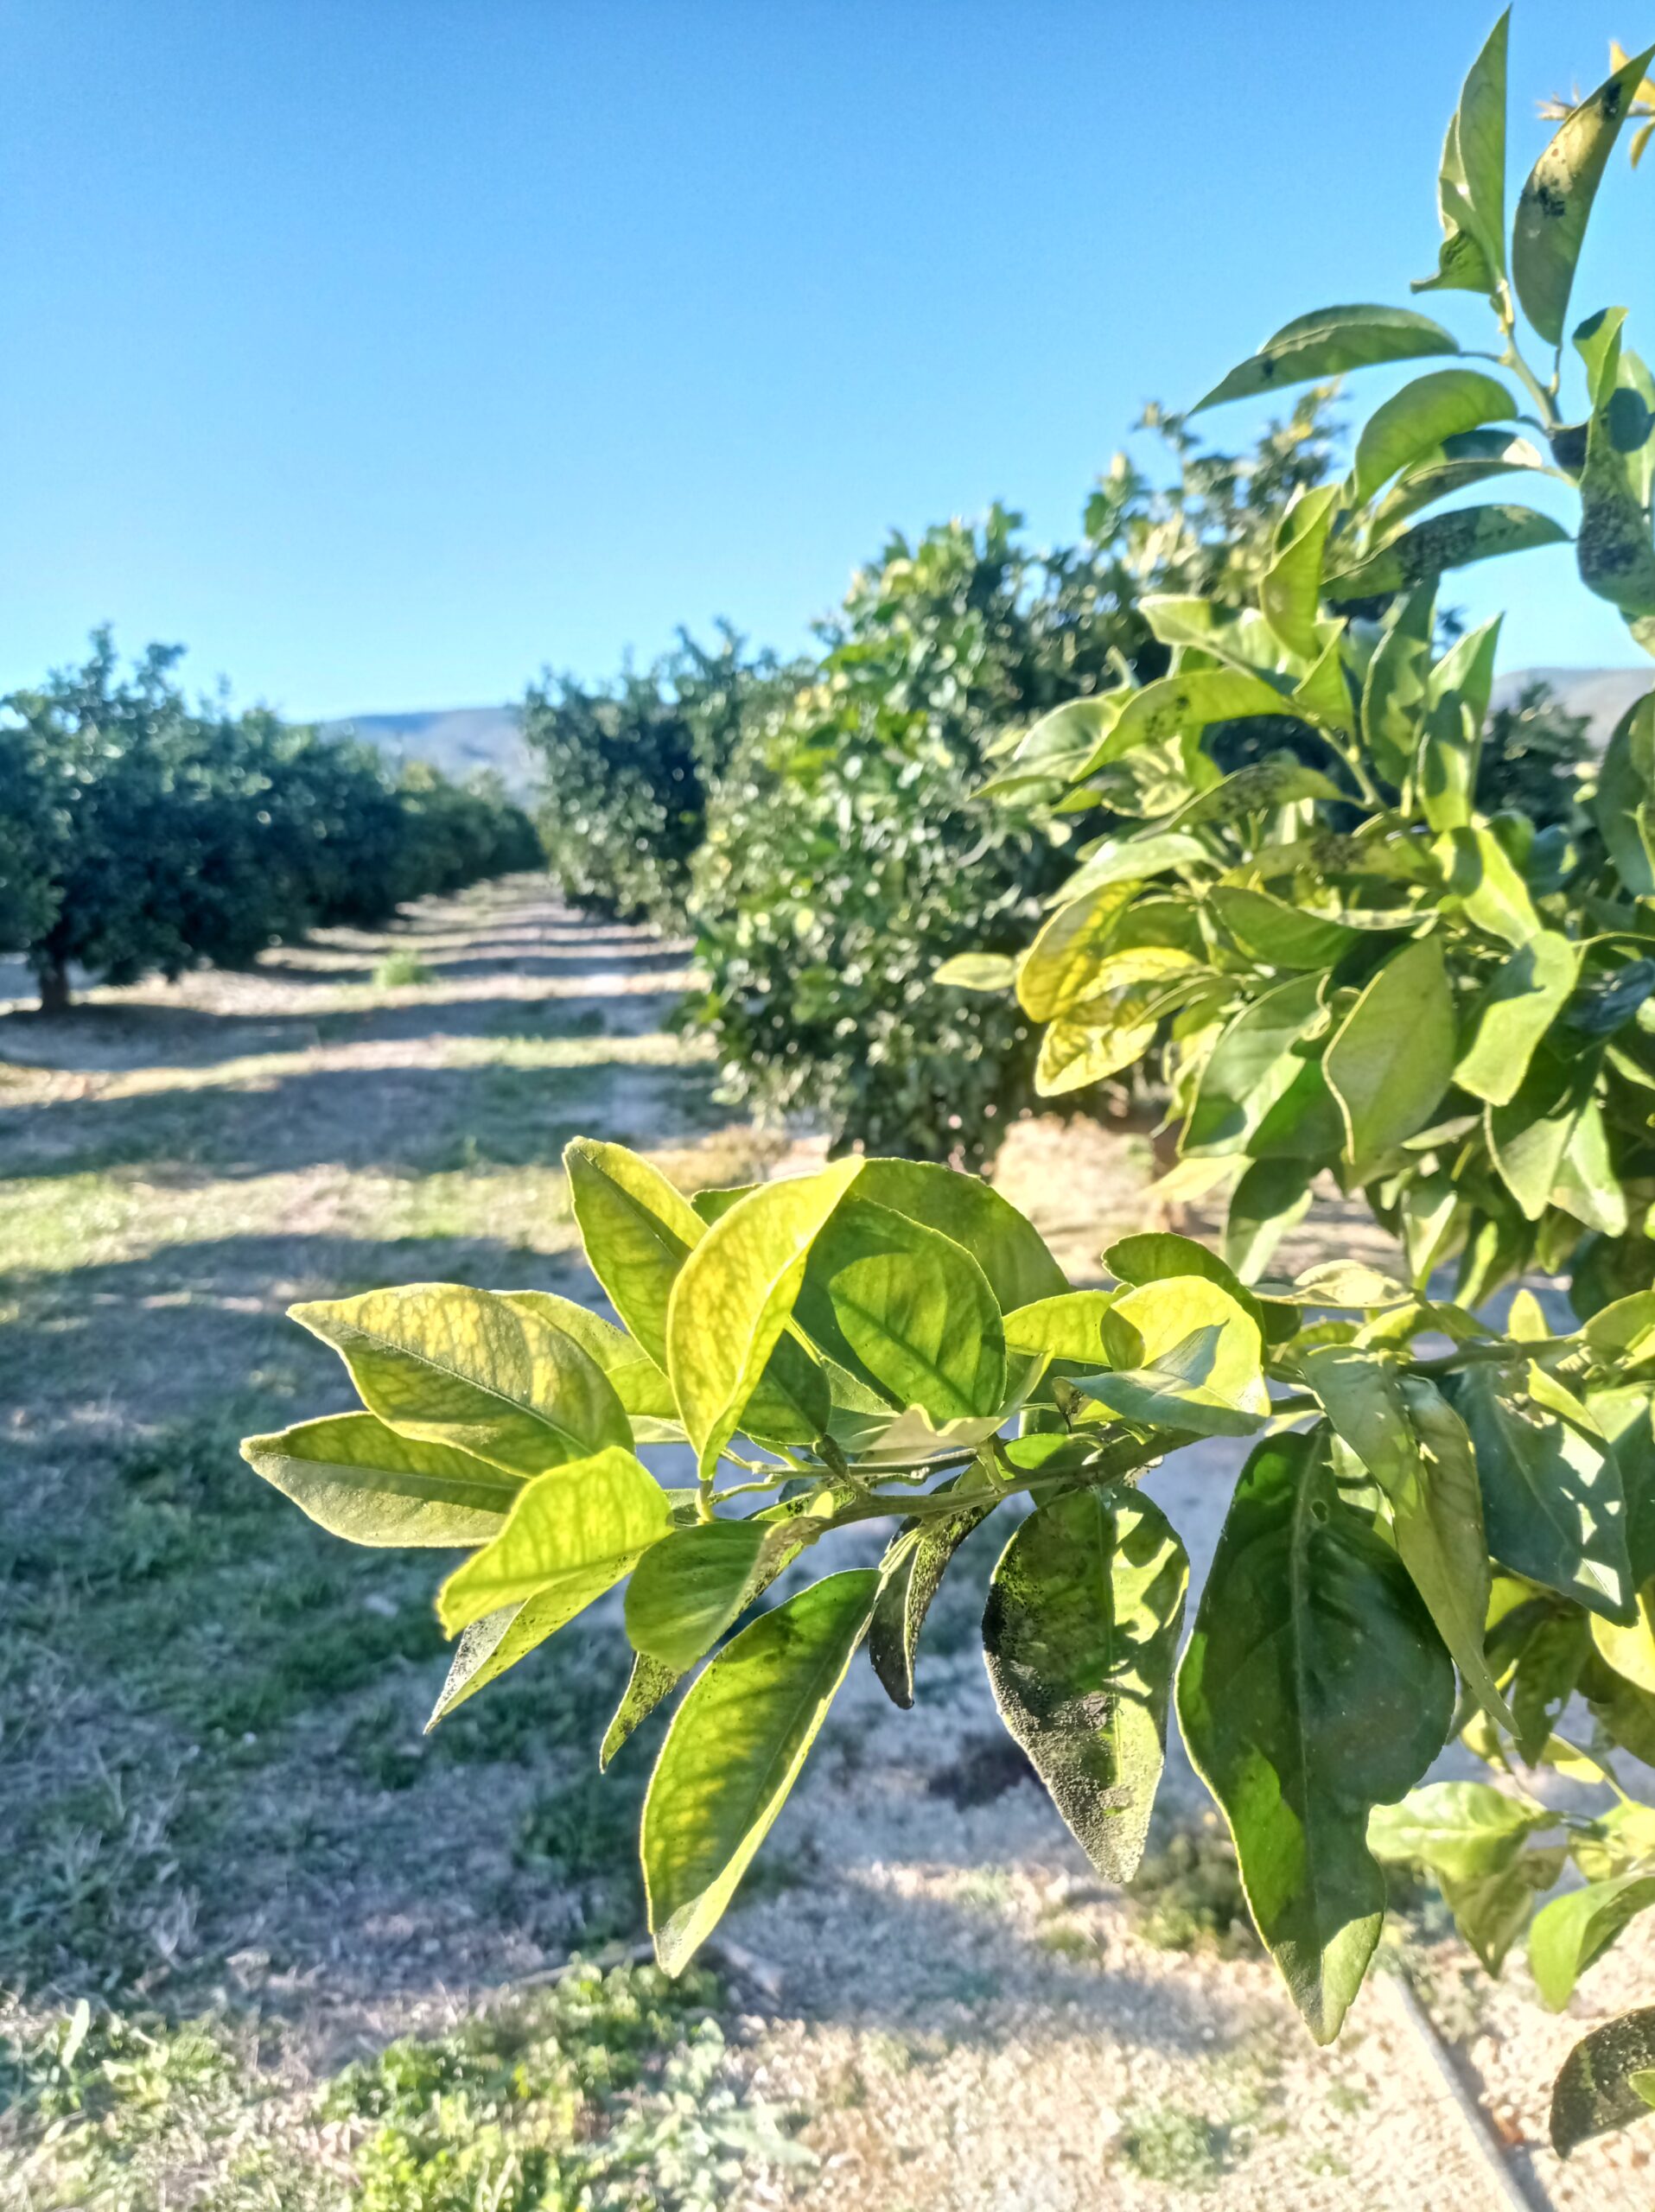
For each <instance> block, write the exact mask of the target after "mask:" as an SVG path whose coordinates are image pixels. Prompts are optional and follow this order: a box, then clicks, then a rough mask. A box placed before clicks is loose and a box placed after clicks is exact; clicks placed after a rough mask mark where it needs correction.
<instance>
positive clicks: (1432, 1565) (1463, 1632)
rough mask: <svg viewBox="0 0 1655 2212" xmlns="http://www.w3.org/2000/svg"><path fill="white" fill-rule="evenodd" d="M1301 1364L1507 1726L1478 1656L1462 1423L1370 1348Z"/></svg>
mask: <svg viewBox="0 0 1655 2212" xmlns="http://www.w3.org/2000/svg"><path fill="white" fill-rule="evenodd" d="M1300 1364H1301V1366H1302V1369H1303V1370H1304V1377H1305V1380H1306V1382H1307V1383H1308V1384H1309V1385H1310V1388H1311V1389H1313V1390H1314V1392H1315V1394H1316V1395H1317V1396H1318V1397H1319V1398H1320V1399H1321V1402H1322V1406H1323V1408H1324V1410H1325V1411H1326V1413H1327V1418H1328V1420H1329V1421H1332V1423H1333V1425H1334V1434H1335V1435H1337V1436H1338V1437H1340V1439H1341V1440H1343V1441H1344V1442H1345V1443H1346V1445H1347V1446H1349V1448H1350V1449H1351V1451H1352V1452H1354V1453H1355V1455H1356V1457H1357V1458H1358V1459H1359V1460H1360V1461H1361V1463H1362V1465H1364V1466H1365V1468H1366V1469H1367V1471H1368V1472H1369V1474H1371V1475H1372V1478H1373V1479H1374V1481H1375V1482H1376V1483H1378V1485H1379V1488H1380V1490H1381V1491H1383V1492H1384V1497H1385V1501H1386V1503H1388V1504H1389V1506H1390V1508H1391V1529H1392V1531H1393V1533H1394V1535H1395V1536H1396V1540H1397V1556H1398V1557H1399V1558H1400V1559H1401V1560H1402V1563H1403V1565H1404V1567H1406V1568H1407V1570H1408V1573H1409V1575H1410V1578H1411V1580H1412V1581H1413V1585H1414V1587H1415V1589H1416V1590H1417V1591H1418V1592H1419V1594H1420V1596H1421V1597H1422V1598H1423V1599H1424V1601H1425V1608H1426V1611H1428V1612H1429V1614H1430V1617H1431V1618H1432V1620H1433V1621H1434V1622H1435V1624H1436V1632H1437V1634H1438V1635H1439V1636H1440V1637H1442V1641H1443V1643H1445V1644H1446V1645H1447V1646H1448V1655H1449V1656H1450V1657H1451V1658H1452V1659H1453V1661H1454V1664H1455V1665H1456V1666H1457V1667H1458V1668H1459V1669H1460V1672H1461V1675H1462V1676H1463V1677H1464V1680H1465V1684H1466V1688H1467V1689H1468V1690H1469V1691H1470V1692H1471V1694H1472V1695H1473V1696H1474V1698H1475V1699H1476V1700H1477V1702H1478V1703H1479V1704H1480V1706H1481V1707H1483V1709H1484V1711H1485V1712H1486V1713H1488V1714H1489V1716H1490V1717H1491V1719H1493V1720H1495V1721H1496V1722H1498V1724H1499V1726H1501V1727H1502V1728H1510V1727H1512V1726H1513V1722H1512V1716H1511V1714H1510V1713H1508V1712H1507V1710H1506V1707H1505V1699H1504V1698H1503V1697H1502V1696H1501V1695H1500V1694H1499V1685H1498V1684H1497V1683H1496V1681H1495V1680H1494V1678H1493V1675H1491V1674H1490V1673H1489V1671H1488V1662H1487V1661H1486V1659H1485V1657H1484V1656H1483V1623H1484V1621H1485V1619H1486V1616H1487V1611H1488V1592H1489V1587H1490V1577H1489V1570H1488V1548H1487V1545H1486V1543H1485V1541H1484V1539H1483V1510H1482V1498H1481V1495H1480V1492H1479V1491H1478V1488H1477V1463H1476V1460H1475V1459H1474V1456H1473V1452H1472V1448H1471V1439H1470V1437H1469V1436H1468V1435H1467V1433H1466V1427H1465V1424H1464V1422H1463V1421H1461V1419H1460V1416H1459V1415H1458V1414H1456V1413H1455V1412H1454V1408H1453V1407H1452V1406H1450V1405H1449V1404H1448V1402H1447V1401H1446V1400H1445V1399H1444V1398H1442V1396H1441V1395H1439V1394H1438V1392H1437V1391H1435V1389H1432V1387H1431V1385H1430V1384H1429V1383H1427V1382H1424V1381H1423V1380H1421V1379H1419V1378H1417V1377H1407V1376H1398V1375H1397V1371H1396V1369H1395V1368H1394V1366H1393V1365H1392V1363H1391V1361H1390V1360H1388V1359H1386V1358H1384V1357H1381V1356H1380V1355H1378V1354H1377V1353H1374V1352H1371V1351H1357V1350H1356V1349H1355V1348H1354V1347H1353V1346H1347V1345H1342V1344H1327V1345H1324V1346H1322V1347H1321V1348H1320V1349H1317V1350H1314V1351H1308V1352H1307V1353H1306V1354H1305V1355H1304V1357H1303V1358H1302V1361H1301V1362H1300Z"/></svg>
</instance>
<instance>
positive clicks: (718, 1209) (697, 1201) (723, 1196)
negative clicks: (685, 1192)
mask: <svg viewBox="0 0 1655 2212" xmlns="http://www.w3.org/2000/svg"><path fill="white" fill-rule="evenodd" d="M758 1187H759V1185H757V1184H756V1183H724V1184H720V1185H717V1186H716V1187H715V1188H713V1189H710V1190H705V1191H697V1192H696V1194H695V1196H694V1197H693V1198H691V1201H690V1208H691V1212H692V1213H693V1214H694V1215H695V1217H696V1219H697V1221H698V1222H700V1223H701V1224H702V1225H703V1228H706V1229H710V1228H711V1227H712V1225H713V1224H714V1222H716V1221H722V1219H723V1218H724V1216H725V1215H726V1214H727V1213H728V1212H729V1210H730V1208H731V1207H732V1206H733V1205H735V1202H736V1200H737V1199H738V1198H746V1197H747V1196H748V1193H749V1192H753V1191H756V1190H757V1189H758Z"/></svg>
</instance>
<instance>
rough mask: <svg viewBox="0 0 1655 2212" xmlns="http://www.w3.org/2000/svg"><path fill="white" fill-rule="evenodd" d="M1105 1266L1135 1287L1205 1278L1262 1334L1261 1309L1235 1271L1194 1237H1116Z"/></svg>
mask: <svg viewBox="0 0 1655 2212" xmlns="http://www.w3.org/2000/svg"><path fill="white" fill-rule="evenodd" d="M1104 1266H1105V1267H1106V1268H1108V1269H1109V1271H1110V1273H1111V1274H1114V1275H1117V1276H1118V1277H1119V1279H1120V1280H1121V1281H1122V1282H1125V1283H1131V1284H1133V1285H1134V1286H1136V1285H1138V1284H1141V1283H1146V1282H1163V1281H1166V1280H1167V1279H1168V1277H1169V1276H1173V1275H1186V1276H1187V1275H1201V1276H1204V1277H1205V1278H1206V1281H1208V1282H1215V1283H1217V1285H1218V1286H1219V1289H1220V1290H1223V1291H1227V1292H1228V1293H1229V1294H1230V1296H1231V1297H1232V1298H1233V1299H1234V1300H1235V1301H1236V1304H1237V1305H1238V1306H1240V1308H1241V1310H1242V1312H1243V1313H1244V1314H1245V1315H1246V1316H1247V1318H1248V1319H1249V1320H1250V1321H1251V1323H1252V1324H1253V1325H1254V1327H1255V1328H1256V1329H1257V1331H1258V1332H1259V1335H1260V1336H1261V1337H1262V1336H1263V1335H1264V1307H1263V1306H1261V1305H1260V1304H1259V1302H1258V1300H1257V1299H1256V1298H1255V1297H1254V1296H1253V1294H1252V1293H1251V1291H1250V1290H1249V1289H1248V1288H1247V1287H1246V1285H1245V1284H1244V1282H1243V1281H1242V1280H1241V1278H1240V1276H1239V1275H1238V1274H1237V1273H1236V1271H1235V1269H1234V1268H1232V1267H1231V1266H1230V1265H1229V1263H1228V1262H1226V1261H1224V1260H1221V1259H1219V1255H1218V1254H1217V1253H1216V1252H1209V1251H1208V1250H1207V1249H1206V1245H1205V1244H1198V1243H1196V1241H1195V1239H1194V1237H1193V1236H1179V1235H1178V1233H1177V1232H1176V1230H1170V1229H1144V1230H1139V1231H1138V1232H1137V1234H1136V1236H1118V1237H1117V1238H1116V1240H1115V1242H1114V1243H1112V1244H1111V1245H1108V1246H1106V1247H1105V1248H1104ZM1085 1295H1086V1293H1085V1292H1084V1291H1080V1292H1077V1293H1076V1296H1078V1297H1085ZM1112 1302H1113V1300H1111V1303H1112Z"/></svg>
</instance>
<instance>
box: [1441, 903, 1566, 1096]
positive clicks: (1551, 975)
mask: <svg viewBox="0 0 1655 2212" xmlns="http://www.w3.org/2000/svg"><path fill="white" fill-rule="evenodd" d="M1578 958H1579V957H1578V955H1577V954H1576V952H1575V947H1574V945H1573V944H1571V943H1570V942H1569V939H1568V938H1566V937H1563V936H1562V935H1561V934H1560V933H1559V932H1558V931H1556V930H1542V931H1541V932H1540V933H1539V935H1538V936H1537V937H1534V938H1531V939H1530V940H1529V942H1528V944H1524V945H1519V946H1518V949H1517V950H1516V951H1515V952H1511V953H1508V954H1507V955H1506V957H1505V959H1504V960H1502V961H1501V963H1500V964H1499V967H1498V968H1497V969H1495V970H1494V973H1493V978H1492V979H1491V981H1490V982H1489V984H1488V988H1486V990H1485V991H1484V993H1483V995H1482V997H1481V998H1480V1000H1479V1001H1478V1002H1477V1005H1476V1007H1475V1009H1474V1012H1473V1014H1472V1016H1471V1020H1470V1023H1469V1025H1468V1028H1467V1043H1466V1045H1465V1047H1464V1049H1463V1050H1462V1052H1461V1055H1460V1058H1459V1059H1458V1061H1457V1062H1456V1063H1455V1065H1454V1081H1455V1082H1456V1083H1457V1084H1459V1085H1460V1087H1461V1090H1469V1091H1471V1092H1472V1093H1473V1094H1474V1096H1477V1097H1479V1098H1486V1099H1488V1100H1489V1101H1490V1102H1491V1103H1493V1104H1494V1105H1497V1106H1504V1105H1505V1104H1506V1103H1508V1102H1509V1101H1510V1100H1512V1099H1513V1098H1515V1097H1516V1096H1517V1094H1518V1090H1519V1089H1520V1088H1521V1087H1522V1083H1523V1078H1524V1077H1525V1075H1527V1073H1528V1071H1529V1063H1530V1062H1531V1060H1532V1059H1533V1058H1534V1052H1535V1047H1536V1046H1537V1045H1538V1044H1539V1042H1540V1039H1542V1038H1543V1037H1544V1035H1545V1033H1546V1032H1547V1031H1548V1030H1549V1029H1550V1027H1551V1025H1552V1023H1553V1022H1554V1021H1555V1020H1556V1018H1557V1016H1558V1015H1559V1014H1561V1013H1562V1012H1563V1007H1564V1006H1565V1004H1566V1003H1567V1002H1568V1000H1569V994H1570V993H1571V992H1572V991H1573V989H1574V988H1575V973H1576V969H1577V967H1578Z"/></svg>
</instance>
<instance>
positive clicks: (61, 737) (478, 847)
mask: <svg viewBox="0 0 1655 2212" xmlns="http://www.w3.org/2000/svg"><path fill="white" fill-rule="evenodd" d="M180 657H181V649H180V648H178V647H175V646H166V645H151V646H150V648H149V649H148V651H147V652H145V653H143V655H142V656H141V657H140V658H139V659H138V660H137V662H136V663H135V664H133V666H132V667H131V668H130V670H128V671H123V670H122V668H121V666H120V664H119V661H118V657H117V654H116V651H115V647H114V644H113V640H112V639H111V635H110V633H109V632H108V631H107V630H99V631H96V632H93V635H92V650H91V652H90V653H89V655H88V657H87V658H86V661H85V662H84V663H83V664H81V665H80V667H79V668H71V669H60V670H57V671H54V672H53V673H52V674H51V675H50V676H49V677H48V678H47V680H46V682H45V683H43V684H41V686H39V687H38V688H37V689H35V690H22V691H17V692H14V693H13V694H12V695H11V696H10V697H9V698H8V699H7V700H6V701H5V702H3V705H4V709H5V711H6V713H7V715H9V716H10V721H8V722H5V723H0V948H3V949H5V950H15V951H20V952H22V953H23V954H24V955H25V956H26V957H27V958H28V959H29V963H30V964H31V965H32V966H33V968H34V969H35V974H36V976H38V978H39V980H40V988H41V1004H42V1006H43V1007H46V1008H47V1009H48V1010H52V1011H56V1010H60V1009H61V1008H62V1007H64V1006H66V1005H67V1002H68V995H69V973H70V968H71V965H72V963H73V965H75V966H78V967H80V968H82V969H86V970H87V971H88V972H89V973H90V974H92V976H96V977H98V978H99V979H101V980H102V981H104V982H111V983H125V982H134V981H136V980H137V977H138V976H142V975H144V974H146V973H148V972H150V971H151V970H156V969H158V970H159V971H160V972H161V973H162V975H164V976H169V977H170V976H177V975H179V974H181V972H182V971H183V970H184V969H187V968H191V967H194V966H196V965H198V964H200V963H203V962H213V963H217V964H218V965H220V966H225V967H229V966H235V965H239V964H241V963H245V962H247V961H249V960H251V959H252V958H253V957H254V956H255V955H256V954H257V953H258V952H259V951H261V950H263V949H264V947H266V946H267V945H270V944H274V943H276V942H277V941H278V940H280V939H282V938H294V937H296V936H298V935H300V934H302V932H303V931H305V930H307V929H309V928H311V927H313V926H315V925H320V924H328V923H337V922H358V923H369V924H371V923H375V922H379V921H382V920H383V919H384V918H385V916H386V915H388V914H389V913H391V912H392V911H393V910H394V909H395V908H396V906H398V904H400V902H401V901H403V900H404V899H414V898H417V897H419V896H421V895H422V894H423V893H428V892H442V891H449V890H455V889H457V888H459V887H461V885H464V884H468V883H473V882H475V881H477V880H479V879H480V878H481V877H484V876H490V875H498V874H503V873H505V872H506V871H507V870H509V869H512V868H530V867H533V866H535V865H536V864H537V863H538V859H539V849H538V841H537V839H536V836H535V834H534V829H533V825H532V823H530V821H529V819H528V817H526V816H525V814H524V812H523V811H522V810H521V809H520V808H519V807H518V806H516V805H514V804H512V802H511V801H510V800H509V798H507V797H506V793H505V792H504V791H502V790H501V789H500V788H499V787H498V785H495V784H493V783H491V782H490V781H488V780H487V779H484V781H483V782H482V783H481V784H479V785H475V786H465V785H456V784H454V783H452V782H450V781H449V779H447V778H446V777H444V776H442V775H441V774H440V773H438V772H437V771H436V770H435V769H433V768H430V767H429V766H424V765H423V764H420V763H414V764H411V766H409V767H408V768H407V769H405V770H404V772H403V773H402V775H401V777H400V778H399V779H393V777H392V776H391V773H390V772H389V771H388V769H387V766H386V764H385V760H384V757H383V755H381V754H379V753H377V752H375V751H374V750H373V748H372V747H366V746H362V745H359V744H356V743H354V742H353V741H350V740H347V739H335V738H324V737H321V736H320V735H318V734H317V733H315V731H313V730H309V729H302V728H291V727H290V726H289V725H287V724H285V723H283V721H280V719H279V718H278V717H277V715H274V714H272V713H271V712H270V711H269V710H268V709H264V708H252V709H248V710H246V711H245V712H242V713H239V714H238V713H232V711H231V710H230V709H229V708H228V707H227V706H226V705H225V704H224V703H223V702H221V701H220V702H201V704H199V705H192V703H191V702H189V700H188V698H187V697H186V696H185V695H184V693H183V691H182V690H181V687H180V685H179V684H178V683H177V681H176V678H175V674H174V671H175V666H176V664H177V662H178V660H179V658H180Z"/></svg>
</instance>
